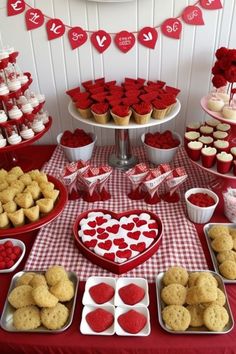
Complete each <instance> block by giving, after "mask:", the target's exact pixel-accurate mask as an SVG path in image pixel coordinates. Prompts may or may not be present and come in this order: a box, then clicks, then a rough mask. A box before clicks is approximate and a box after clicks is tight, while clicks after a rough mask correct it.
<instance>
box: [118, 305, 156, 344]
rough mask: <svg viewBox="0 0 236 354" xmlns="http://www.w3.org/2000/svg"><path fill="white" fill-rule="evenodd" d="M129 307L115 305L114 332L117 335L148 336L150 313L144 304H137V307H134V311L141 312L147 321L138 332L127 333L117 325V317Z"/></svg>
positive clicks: (128, 309)
mask: <svg viewBox="0 0 236 354" xmlns="http://www.w3.org/2000/svg"><path fill="white" fill-rule="evenodd" d="M130 310H131V308H130V307H117V308H116V311H115V315H116V316H115V331H116V334H117V335H118V336H132V337H138V336H140V337H145V336H148V335H149V334H150V332H151V326H150V315H149V311H148V309H147V307H145V306H139V307H137V308H135V311H137V312H139V313H141V314H143V315H144V316H145V317H146V319H147V323H146V325H145V327H144V328H143V329H142V330H141V331H140V332H138V333H136V334H133V333H128V332H126V331H124V329H123V328H122V327H121V326H120V325H119V322H118V318H119V316H120V315H122V314H124V313H126V312H128V311H130Z"/></svg>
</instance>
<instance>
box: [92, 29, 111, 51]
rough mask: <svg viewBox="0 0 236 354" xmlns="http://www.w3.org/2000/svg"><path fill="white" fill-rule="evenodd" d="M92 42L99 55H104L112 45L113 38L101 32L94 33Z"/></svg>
mask: <svg viewBox="0 0 236 354" xmlns="http://www.w3.org/2000/svg"><path fill="white" fill-rule="evenodd" d="M91 42H92V44H93V46H94V47H95V48H96V49H97V51H98V52H99V53H103V52H104V51H105V50H106V49H107V48H108V47H109V45H110V44H111V36H110V35H109V33H107V32H105V31H103V30H99V31H97V32H93V33H92V35H91Z"/></svg>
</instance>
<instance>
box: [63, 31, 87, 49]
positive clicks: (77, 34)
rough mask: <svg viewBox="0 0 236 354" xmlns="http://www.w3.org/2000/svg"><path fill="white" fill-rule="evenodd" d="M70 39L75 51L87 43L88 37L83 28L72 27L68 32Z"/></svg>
mask: <svg viewBox="0 0 236 354" xmlns="http://www.w3.org/2000/svg"><path fill="white" fill-rule="evenodd" d="M68 38H69V42H70V45H71V48H72V49H75V48H78V47H80V46H81V45H83V44H84V43H85V42H86V41H87V38H88V35H87V33H86V32H85V31H84V30H83V29H82V28H81V27H72V28H71V29H70V30H69V31H68Z"/></svg>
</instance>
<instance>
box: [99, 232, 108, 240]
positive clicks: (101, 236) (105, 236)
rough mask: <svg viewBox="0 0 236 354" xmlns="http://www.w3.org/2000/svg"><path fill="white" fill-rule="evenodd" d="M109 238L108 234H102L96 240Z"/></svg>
mask: <svg viewBox="0 0 236 354" xmlns="http://www.w3.org/2000/svg"><path fill="white" fill-rule="evenodd" d="M108 237H109V234H108V233H107V232H103V233H102V234H99V235H98V236H97V238H98V239H99V240H106V239H107V238H108Z"/></svg>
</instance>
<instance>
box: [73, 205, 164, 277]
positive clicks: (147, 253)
mask: <svg viewBox="0 0 236 354" xmlns="http://www.w3.org/2000/svg"><path fill="white" fill-rule="evenodd" d="M91 212H103V213H105V214H110V215H111V216H112V217H113V218H115V219H117V220H120V218H121V217H122V216H128V215H131V214H136V215H140V214H141V213H147V214H149V215H150V216H151V218H152V219H154V220H155V221H156V222H157V225H158V235H157V237H156V238H155V239H154V240H153V242H152V243H151V245H150V246H149V247H148V248H146V249H145V250H144V251H143V252H141V253H139V254H138V255H137V256H135V257H133V258H130V259H129V260H127V261H125V262H123V263H116V262H114V261H111V260H109V259H106V258H104V257H102V256H100V255H98V254H96V253H94V252H93V251H92V250H90V249H89V248H87V247H86V246H85V245H84V243H83V242H82V240H81V238H80V237H79V235H78V231H79V223H80V220H82V219H83V218H86V217H87V215H88V214H89V213H91ZM73 233H74V238H75V244H76V246H77V247H78V249H79V250H80V251H81V253H82V254H83V255H84V256H85V257H86V258H88V259H89V260H90V261H91V262H92V263H94V264H97V265H98V266H100V267H102V268H105V269H107V270H109V271H110V272H112V273H115V274H123V273H126V272H128V271H129V270H131V269H133V268H135V267H137V266H138V265H140V264H142V263H143V262H145V261H146V260H147V259H149V258H150V257H151V256H152V255H153V254H154V253H156V252H157V250H158V248H159V246H160V244H161V241H162V222H161V220H160V218H159V217H158V216H157V215H156V214H154V213H152V212H150V211H147V210H139V209H134V210H128V211H124V212H121V213H114V212H112V211H109V210H105V209H92V210H87V211H85V212H84V213H82V214H80V215H79V216H78V217H77V218H76V220H75V223H74V226H73Z"/></svg>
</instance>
